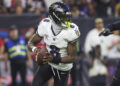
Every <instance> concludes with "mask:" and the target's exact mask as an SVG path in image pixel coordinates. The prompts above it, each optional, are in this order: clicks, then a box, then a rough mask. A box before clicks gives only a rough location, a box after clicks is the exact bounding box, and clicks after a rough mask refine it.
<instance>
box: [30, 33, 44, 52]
mask: <svg viewBox="0 0 120 86" xmlns="http://www.w3.org/2000/svg"><path fill="white" fill-rule="evenodd" d="M41 40H42V37H40V36H39V35H38V34H34V35H33V37H32V38H31V39H30V40H29V41H28V49H29V50H30V51H33V50H34V49H35V47H36V44H37V43H39V42H40V41H41Z"/></svg>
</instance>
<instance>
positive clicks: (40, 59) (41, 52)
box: [36, 47, 47, 65]
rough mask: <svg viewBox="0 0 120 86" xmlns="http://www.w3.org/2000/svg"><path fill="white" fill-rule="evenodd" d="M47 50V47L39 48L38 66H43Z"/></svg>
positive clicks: (37, 55)
mask: <svg viewBox="0 0 120 86" xmlns="http://www.w3.org/2000/svg"><path fill="white" fill-rule="evenodd" d="M46 52H47V49H46V48H45V47H38V51H37V54H36V62H37V64H38V65H43V58H44V57H45V56H46Z"/></svg>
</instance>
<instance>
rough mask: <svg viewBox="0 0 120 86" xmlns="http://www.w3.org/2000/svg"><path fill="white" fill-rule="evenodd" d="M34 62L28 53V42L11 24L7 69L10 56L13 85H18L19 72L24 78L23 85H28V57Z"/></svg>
mask: <svg viewBox="0 0 120 86" xmlns="http://www.w3.org/2000/svg"><path fill="white" fill-rule="evenodd" d="M27 56H28V58H29V59H28V60H29V62H32V59H31V57H29V56H30V55H27V50H26V43H25V39H24V37H23V36H21V35H19V32H18V29H17V28H16V26H11V27H10V31H9V38H8V40H7V42H6V44H5V69H6V70H7V61H8V58H9V60H10V63H11V65H10V66H11V76H12V86H17V85H16V75H17V73H18V72H19V73H20V75H21V79H22V85H21V86H26V57H27Z"/></svg>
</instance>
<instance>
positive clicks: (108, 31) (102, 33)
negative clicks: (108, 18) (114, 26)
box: [99, 29, 113, 36]
mask: <svg viewBox="0 0 120 86" xmlns="http://www.w3.org/2000/svg"><path fill="white" fill-rule="evenodd" d="M110 34H113V33H112V31H110V29H105V30H104V31H102V32H101V33H100V34H99V36H108V35H110Z"/></svg>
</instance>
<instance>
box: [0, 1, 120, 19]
mask: <svg viewBox="0 0 120 86" xmlns="http://www.w3.org/2000/svg"><path fill="white" fill-rule="evenodd" d="M63 1H64V2H65V3H67V4H68V5H69V6H70V7H71V10H72V14H73V17H95V16H98V17H105V16H116V17H117V16H119V15H120V0H63ZM46 11H47V9H46V7H45V3H44V0H0V14H5V15H9V14H17V15H21V14H23V13H33V14H36V15H37V14H41V16H42V17H45V16H46V15H47V14H46Z"/></svg>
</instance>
